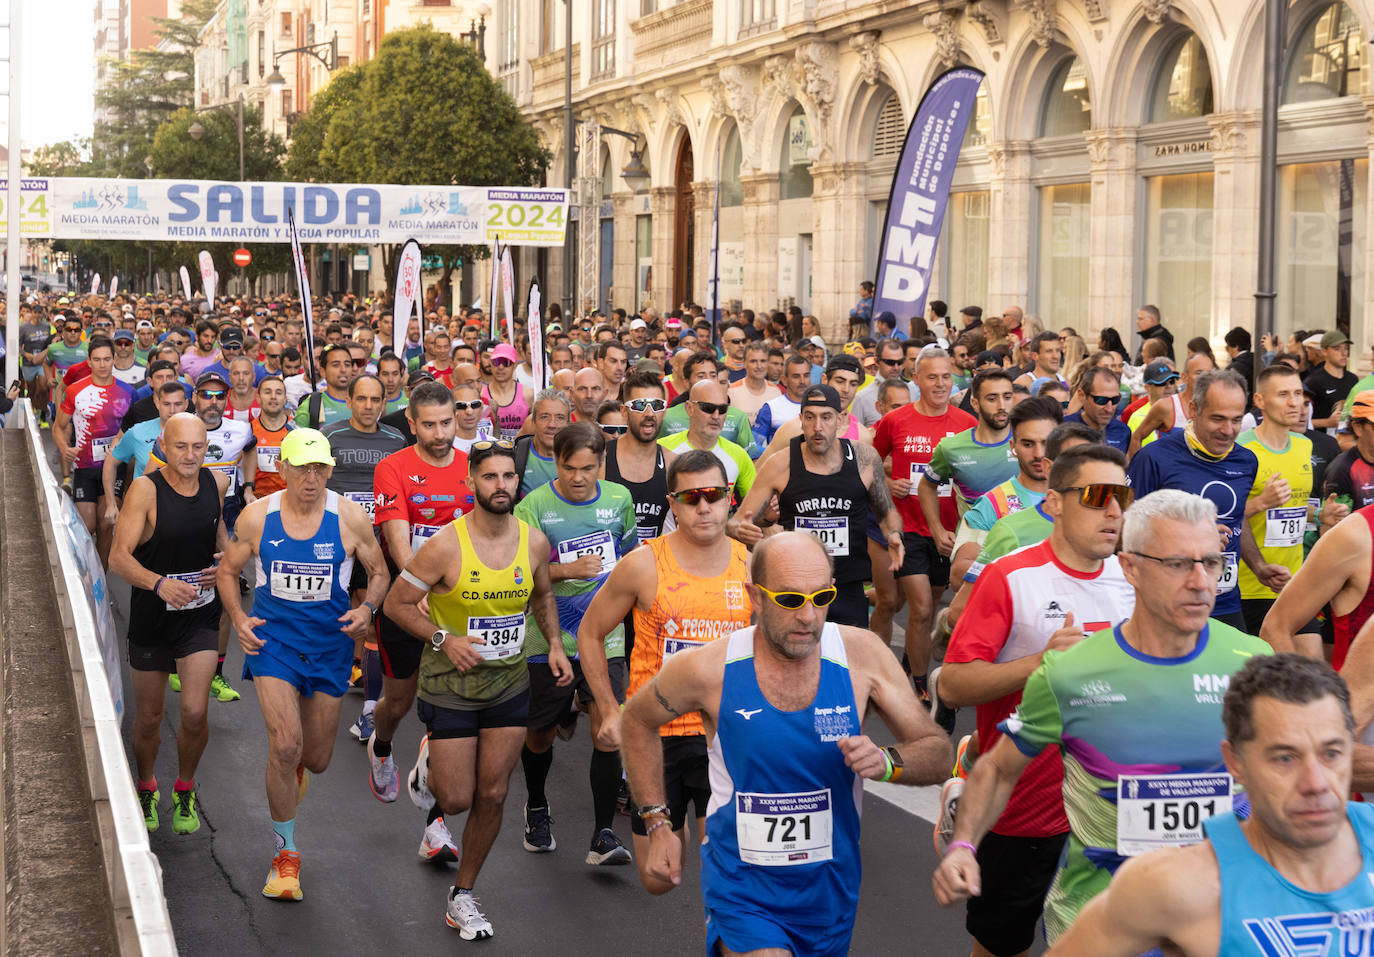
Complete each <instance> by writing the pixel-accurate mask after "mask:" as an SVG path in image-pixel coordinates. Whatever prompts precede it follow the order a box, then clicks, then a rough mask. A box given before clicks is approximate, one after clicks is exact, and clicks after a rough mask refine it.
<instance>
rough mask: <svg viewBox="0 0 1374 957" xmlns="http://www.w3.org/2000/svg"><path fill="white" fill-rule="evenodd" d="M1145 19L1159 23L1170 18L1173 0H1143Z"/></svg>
mask: <svg viewBox="0 0 1374 957" xmlns="http://www.w3.org/2000/svg"><path fill="white" fill-rule="evenodd" d="M1143 3H1144V7H1145V19H1147V20H1149V21H1150V22H1151V23H1153V24H1155V25H1158V24H1161V23H1163V22H1164V21H1165V20H1167V19H1168V18H1169V14H1170V12H1171V11H1172V10H1173V0H1143Z"/></svg>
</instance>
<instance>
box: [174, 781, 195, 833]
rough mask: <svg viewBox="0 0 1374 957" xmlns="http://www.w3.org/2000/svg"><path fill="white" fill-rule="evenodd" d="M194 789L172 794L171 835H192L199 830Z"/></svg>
mask: <svg viewBox="0 0 1374 957" xmlns="http://www.w3.org/2000/svg"><path fill="white" fill-rule="evenodd" d="M198 803H199V801H198V800H197V799H196V792H195V790H194V789H192V790H188V791H173V792H172V833H174V834H194V833H195V832H196V831H199V830H200V815H199V814H198V813H196V805H197V804H198Z"/></svg>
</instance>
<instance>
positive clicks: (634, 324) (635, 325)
mask: <svg viewBox="0 0 1374 957" xmlns="http://www.w3.org/2000/svg"><path fill="white" fill-rule="evenodd" d="M630 328H631V329H647V328H649V324H648V323H647V322H645V321H644V320H643V319H631V320H630Z"/></svg>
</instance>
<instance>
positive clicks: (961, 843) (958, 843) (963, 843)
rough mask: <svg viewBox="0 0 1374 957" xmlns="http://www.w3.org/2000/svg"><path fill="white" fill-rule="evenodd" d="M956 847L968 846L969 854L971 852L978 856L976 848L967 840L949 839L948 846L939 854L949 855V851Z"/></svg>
mask: <svg viewBox="0 0 1374 957" xmlns="http://www.w3.org/2000/svg"><path fill="white" fill-rule="evenodd" d="M956 847H966V848H968V852H969V853H970V854H972V855H973V856H974V857H977V856H978V848H976V847H974V846H973V845H972V844H970V843H969V842H968V841H950V843H949V846H947V847H946V848H945V853H944V854H943V855H941V856H942V857H949V852H950V851H952V850H954V849H955V848H956Z"/></svg>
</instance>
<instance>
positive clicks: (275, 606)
mask: <svg viewBox="0 0 1374 957" xmlns="http://www.w3.org/2000/svg"><path fill="white" fill-rule="evenodd" d="M283 494H285V493H283V492H277V493H275V494H273V495H272V496H271V497H270V498H269V499H268V506H267V514H266V516H265V517H264V519H263V524H262V539H261V540H260V541H259V543H258V557H257V569H256V571H257V578H256V580H257V582H258V586H257V588H255V589H254V590H253V616H254V617H256V618H262V619H264V621H265V624H262V625H259V626H257V627H256V628H254V629H253V631H254V632H255V633H256V634H257V636H258V637H259V638H261V639H263V640H264V641H275V642H278V643H280V644H282V645H284V646H285V647H287V648H289V649H291V650H292V651H295V652H297V653H298V654H304V655H318V654H328V653H333V652H337V651H338V649H339V648H340V647H342V646H347V647H349V648H351V647H353V639H352V638H350V637H349V636H348V635H347V634H345V633H344V632H343V631H342V630H341V626H340V624H339V617H340V616H341V615H343V614H345V613H347V611H348V607H349V599H348V581H349V578H350V577H351V576H352V574H353V556H351V555H346V554H344V545H343V534H342V531H341V529H340V528H339V493H337V492H329V491H326V492H325V501H324V515H323V516H322V517H321V518H320V527H319V530H318V531H316V532H315V534H314V535H313V536H311V537H310V538H309V539H298V538H292V537H291V536H290V535H287V534H286V529H285V528H283V527H282V520H281V497H282V495H283Z"/></svg>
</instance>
